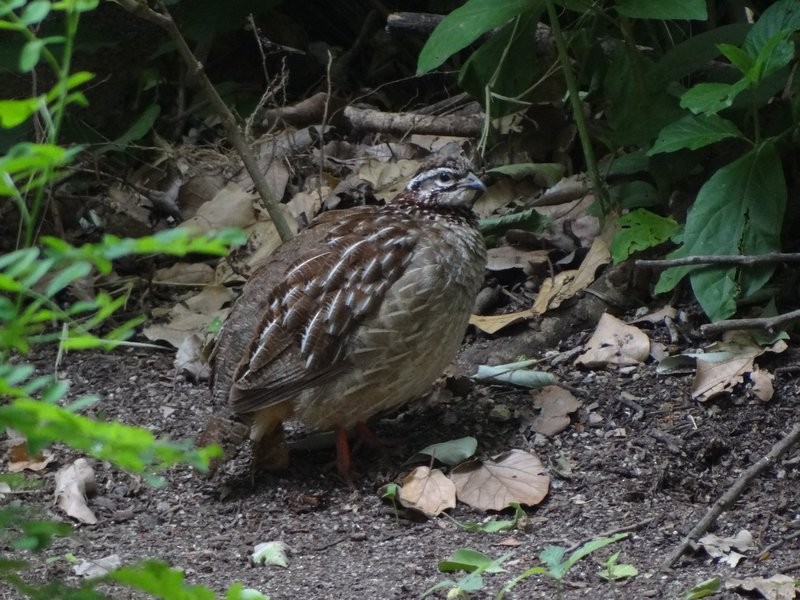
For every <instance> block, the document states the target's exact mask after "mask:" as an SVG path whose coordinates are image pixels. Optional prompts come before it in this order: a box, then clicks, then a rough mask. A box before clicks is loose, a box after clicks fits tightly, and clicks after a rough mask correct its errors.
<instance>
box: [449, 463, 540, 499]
mask: <svg viewBox="0 0 800 600" xmlns="http://www.w3.org/2000/svg"><path fill="white" fill-rule="evenodd" d="M450 479H452V480H453V483H455V486H456V495H457V496H458V499H459V500H461V502H464V503H465V504H469V505H470V506H472V507H473V508H477V509H480V510H503V509H504V508H507V507H508V506H510V504H511V503H512V502H518V503H520V504H525V505H528V506H534V505H536V504H539V502H541V501H542V500H543V499H544V497H545V496H547V492H548V489H549V487H550V476H549V475H548V474H547V472H546V469H545V467H544V465H543V464H542V461H541V460H539V457H538V456H536V455H535V454H531V453H529V452H525V451H523V450H509V451H508V452H504V453H503V454H500V455H498V456H495V457H494V458H493V459H491V460H486V461H470V462H467V463H464V464H461V465H459V466H457V467H455V468H454V469H453V470H452V471H451V472H450Z"/></svg>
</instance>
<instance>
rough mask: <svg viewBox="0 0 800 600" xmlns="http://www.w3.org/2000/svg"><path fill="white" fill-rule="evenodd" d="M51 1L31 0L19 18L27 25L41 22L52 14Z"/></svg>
mask: <svg viewBox="0 0 800 600" xmlns="http://www.w3.org/2000/svg"><path fill="white" fill-rule="evenodd" d="M50 6H51V5H50V1H49V0H33V2H29V3H28V5H27V6H26V7H25V10H23V11H22V14H21V15H20V16H19V20H20V21H22V22H23V23H25V25H34V24H36V23H41V22H42V21H44V18H45V17H46V16H47V15H48V14H50Z"/></svg>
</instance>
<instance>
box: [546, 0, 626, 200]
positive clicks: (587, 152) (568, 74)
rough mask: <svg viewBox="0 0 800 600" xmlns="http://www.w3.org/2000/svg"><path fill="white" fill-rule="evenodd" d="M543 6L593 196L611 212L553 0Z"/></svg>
mask: <svg viewBox="0 0 800 600" xmlns="http://www.w3.org/2000/svg"><path fill="white" fill-rule="evenodd" d="M545 6H547V14H548V16H549V17H550V28H551V29H552V31H553V39H555V42H556V49H557V50H558V60H559V62H560V63H561V68H562V69H563V70H564V79H565V81H566V83H567V91H568V92H569V101H570V103H571V104H572V113H573V117H574V119H575V126H576V127H577V128H578V137H580V139H581V147H582V148H583V157H584V159H585V160H586V169H587V170H588V171H589V178H590V179H591V180H592V187H593V188H594V193H595V197H596V198H597V200H598V202H599V203H600V208H601V210H602V211H603V214H608V213H609V212H611V205H610V202H609V200H608V195H607V193H606V189H605V186H604V185H603V180H602V178H601V177H600V169H599V168H598V167H597V159H596V158H595V155H594V148H592V140H591V138H590V136H589V127H588V126H587V124H586V117H585V116H584V114H583V104H582V103H581V98H580V90H579V89H578V82H577V80H576V79H575V73H574V71H573V70H572V65H571V64H570V60H569V54H568V52H567V44H566V42H565V41H564V35H563V33H562V31H561V26H560V25H559V23H558V14H557V13H556V8H555V5H554V4H553V0H545Z"/></svg>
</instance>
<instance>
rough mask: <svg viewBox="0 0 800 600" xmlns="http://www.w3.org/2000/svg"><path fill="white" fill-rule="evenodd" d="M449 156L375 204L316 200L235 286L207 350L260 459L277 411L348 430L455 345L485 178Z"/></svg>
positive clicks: (474, 284)
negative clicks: (334, 206) (287, 236)
mask: <svg viewBox="0 0 800 600" xmlns="http://www.w3.org/2000/svg"><path fill="white" fill-rule="evenodd" d="M485 189H486V188H485V186H484V184H483V182H482V181H481V179H480V178H479V177H478V176H477V175H475V173H474V169H473V167H472V165H471V163H470V162H469V161H468V160H467V159H466V158H464V157H462V156H447V157H437V156H434V157H433V158H431V159H429V160H428V161H426V162H425V163H424V164H423V165H422V166H421V167H420V169H419V170H418V171H417V173H416V174H415V175H414V176H413V177H412V178H411V180H410V181H409V182H408V184H407V185H406V187H405V188H404V189H403V190H402V191H401V192H400V193H399V194H398V195H397V196H396V197H395V198H394V199H393V200H391V201H389V202H388V203H386V204H385V205H383V206H372V205H370V206H359V207H354V208H348V209H344V210H333V211H329V212H324V213H322V214H320V215H319V216H318V217H317V218H316V219H315V220H314V221H312V222H311V224H310V225H309V226H308V227H307V228H305V229H304V230H302V231H301V232H300V233H299V234H298V235H297V236H295V237H294V238H293V239H292V240H290V241H289V242H288V243H286V244H284V245H283V246H281V247H280V248H279V249H278V250H277V251H276V253H275V254H273V256H272V257H271V258H270V259H268V260H267V262H266V263H265V264H263V265H262V266H260V267H259V268H258V269H257V270H256V271H255V272H254V274H253V276H252V277H251V279H250V280H249V281H248V283H247V284H246V285H245V286H244V288H243V291H242V295H241V296H240V298H239V299H238V300H237V302H236V303H235V305H234V307H233V309H232V311H231V313H230V315H229V317H228V319H227V320H226V322H225V324H224V326H223V328H222V330H221V333H220V337H219V342H218V343H217V347H216V349H215V350H214V353H213V355H212V363H213V373H212V389H214V390H215V395H216V396H225V395H227V402H228V407H227V408H228V410H229V411H230V412H231V413H232V414H233V415H234V418H235V419H236V420H238V421H240V422H242V423H244V424H245V427H248V428H249V434H250V438H251V440H253V442H254V443H255V444H256V450H255V451H254V452H255V454H256V455H257V456H259V455H260V462H261V463H262V464H263V465H264V466H265V467H266V468H268V469H281V468H285V467H286V466H287V465H288V450H287V449H286V445H285V439H284V427H283V423H284V422H285V421H289V420H292V421H298V422H300V423H302V424H303V425H304V426H305V427H306V428H308V429H310V430H321V431H329V430H334V431H336V439H337V450H338V459H337V467H338V469H339V471H340V473H341V474H342V475H343V476H345V477H349V474H350V472H351V460H350V455H349V447H348V438H347V434H348V431H350V430H351V429H353V428H354V427H360V426H362V425H363V424H365V423H366V421H367V420H368V419H370V418H371V417H373V416H375V415H377V414H379V413H386V412H388V411H390V410H391V409H393V408H397V407H399V406H401V405H403V404H405V403H407V402H409V401H411V400H412V399H414V398H417V397H419V396H421V395H422V394H424V393H425V392H426V391H427V390H428V389H429V388H430V387H431V385H432V383H433V382H434V381H435V379H436V378H437V377H439V376H440V375H441V373H442V371H443V370H444V368H445V367H446V366H447V365H448V364H449V363H450V362H451V361H452V359H453V358H454V356H455V354H456V352H457V350H458V347H459V345H460V343H461V341H462V339H463V336H464V333H465V331H466V329H467V325H468V321H469V317H470V314H471V309H472V306H473V303H474V301H475V297H476V295H477V293H478V291H479V289H480V287H481V285H482V283H483V280H484V272H485V267H486V247H485V244H484V240H483V237H482V235H481V233H480V231H479V230H478V220H477V217H476V215H475V214H474V212H473V211H472V207H473V204H474V202H475V200H476V199H477V198H478V197H479V196H480V194H481V193H483V192H484V191H485Z"/></svg>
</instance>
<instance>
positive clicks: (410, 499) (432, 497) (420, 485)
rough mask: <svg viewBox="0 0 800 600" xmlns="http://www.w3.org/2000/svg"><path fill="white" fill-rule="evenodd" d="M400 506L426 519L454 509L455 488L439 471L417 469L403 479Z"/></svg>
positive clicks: (423, 468) (425, 468)
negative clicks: (418, 512)
mask: <svg viewBox="0 0 800 600" xmlns="http://www.w3.org/2000/svg"><path fill="white" fill-rule="evenodd" d="M399 500H400V504H402V505H403V506H405V507H406V508H413V509H416V510H418V511H420V512H421V513H423V514H424V515H427V516H428V517H435V516H436V515H438V514H439V513H441V512H443V511H445V510H447V509H448V508H455V505H456V487H455V485H453V482H452V481H450V480H449V479H448V478H447V477H446V476H445V474H444V473H442V472H441V471H440V470H439V469H430V468H428V467H417V468H416V469H414V470H413V471H411V473H409V474H408V475H407V476H406V477H405V478H404V479H403V487H402V488H400V495H399Z"/></svg>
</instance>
